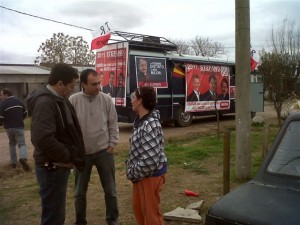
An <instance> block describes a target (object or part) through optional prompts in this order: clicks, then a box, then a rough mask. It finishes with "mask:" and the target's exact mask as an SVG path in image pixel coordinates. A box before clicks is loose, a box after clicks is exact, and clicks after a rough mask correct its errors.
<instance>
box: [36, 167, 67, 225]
mask: <svg viewBox="0 0 300 225" xmlns="http://www.w3.org/2000/svg"><path fill="white" fill-rule="evenodd" d="M35 173H36V178H37V182H38V184H39V186H40V196H41V201H42V218H41V225H63V224H64V222H65V211H66V192H67V183H68V178H69V175H70V169H68V168H61V167H60V168H58V169H57V170H55V171H50V170H48V169H45V168H43V167H39V166H37V167H36V168H35Z"/></svg>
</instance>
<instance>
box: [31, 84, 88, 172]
mask: <svg viewBox="0 0 300 225" xmlns="http://www.w3.org/2000/svg"><path fill="white" fill-rule="evenodd" d="M27 105H28V112H29V115H31V114H32V124H31V142H32V144H33V146H34V153H33V157H34V160H35V164H36V165H43V164H44V163H45V162H62V163H69V162H72V163H73V164H74V165H75V166H76V167H77V168H78V169H79V170H82V169H83V167H84V164H85V149H84V142H83V137H82V132H81V129H80V126H79V122H78V119H77V116H76V113H75V110H74V108H73V106H72V105H71V103H70V102H69V100H67V99H63V98H59V97H57V96H55V95H54V94H53V93H51V92H50V91H49V90H48V89H47V88H46V87H43V88H41V89H40V90H38V91H36V92H34V93H33V94H32V95H31V96H30V97H29V98H28V100H27ZM65 107H68V108H69V111H70V112H71V118H69V122H68V117H67V113H66V110H65Z"/></svg>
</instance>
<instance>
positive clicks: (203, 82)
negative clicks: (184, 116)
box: [185, 64, 230, 112]
mask: <svg viewBox="0 0 300 225" xmlns="http://www.w3.org/2000/svg"><path fill="white" fill-rule="evenodd" d="M229 78H230V69H229V67H228V66H218V65H202V64H186V104H185V111H186V112H201V111H212V110H216V109H218V110H226V109H229V108H230V100H229V91H230V90H229V87H230V79H229Z"/></svg>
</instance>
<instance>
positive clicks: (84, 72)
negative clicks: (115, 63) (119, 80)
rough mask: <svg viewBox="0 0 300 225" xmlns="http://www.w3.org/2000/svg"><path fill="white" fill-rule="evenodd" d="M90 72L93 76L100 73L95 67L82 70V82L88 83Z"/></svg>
mask: <svg viewBox="0 0 300 225" xmlns="http://www.w3.org/2000/svg"><path fill="white" fill-rule="evenodd" d="M89 74H92V75H93V76H97V75H98V73H97V71H96V70H93V69H85V70H82V71H81V73H80V83H84V84H87V78H88V76H89Z"/></svg>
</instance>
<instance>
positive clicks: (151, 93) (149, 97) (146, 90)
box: [135, 86, 156, 111]
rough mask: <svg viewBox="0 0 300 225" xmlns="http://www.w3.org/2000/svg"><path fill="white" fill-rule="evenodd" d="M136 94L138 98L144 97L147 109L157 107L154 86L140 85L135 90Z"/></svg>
mask: <svg viewBox="0 0 300 225" xmlns="http://www.w3.org/2000/svg"><path fill="white" fill-rule="evenodd" d="M135 95H136V97H137V98H138V99H142V104H143V106H144V108H145V109H147V110H149V111H152V110H153V109H154V108H155V107H156V93H155V90H154V88H153V87H147V86H143V87H138V88H137V89H136V90H135Z"/></svg>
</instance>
